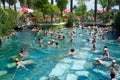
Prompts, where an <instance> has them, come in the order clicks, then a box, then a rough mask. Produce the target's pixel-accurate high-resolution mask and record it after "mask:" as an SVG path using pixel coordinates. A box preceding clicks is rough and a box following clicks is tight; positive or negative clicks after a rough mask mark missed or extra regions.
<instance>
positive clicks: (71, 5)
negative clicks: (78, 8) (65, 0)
mask: <svg viewBox="0 0 120 80" xmlns="http://www.w3.org/2000/svg"><path fill="white" fill-rule="evenodd" d="M70 11H71V13H72V12H73V0H70Z"/></svg>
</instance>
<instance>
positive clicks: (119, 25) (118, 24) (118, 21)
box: [114, 11, 120, 36]
mask: <svg viewBox="0 0 120 80" xmlns="http://www.w3.org/2000/svg"><path fill="white" fill-rule="evenodd" d="M114 24H115V29H116V31H117V34H118V36H120V11H118V12H117V14H116V16H115V23H114Z"/></svg>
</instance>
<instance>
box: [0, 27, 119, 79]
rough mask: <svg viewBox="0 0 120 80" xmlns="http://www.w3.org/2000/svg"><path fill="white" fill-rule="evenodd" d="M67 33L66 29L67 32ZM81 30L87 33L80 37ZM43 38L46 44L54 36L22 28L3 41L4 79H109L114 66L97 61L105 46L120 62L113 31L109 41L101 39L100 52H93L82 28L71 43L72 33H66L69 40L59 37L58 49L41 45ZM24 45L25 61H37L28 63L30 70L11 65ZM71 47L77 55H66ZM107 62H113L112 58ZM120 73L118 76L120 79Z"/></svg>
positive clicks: (0, 55) (0, 60)
mask: <svg viewBox="0 0 120 80" xmlns="http://www.w3.org/2000/svg"><path fill="white" fill-rule="evenodd" d="M66 32H67V30H66V29H64V30H63V33H64V34H66ZM80 32H81V33H82V34H83V36H79V33H80ZM56 33H57V31H56ZM54 35H55V34H54ZM40 37H41V38H42V39H43V45H45V44H46V43H47V42H48V41H51V40H52V39H53V38H54V37H51V35H49V36H43V35H42V34H39V35H37V34H36V33H35V32H31V31H30V30H26V31H22V32H20V31H18V32H17V35H16V36H12V37H11V38H10V39H8V40H7V39H4V40H3V41H4V42H3V43H2V45H1V46H0V65H1V67H0V80H109V79H110V76H109V71H110V67H106V66H98V65H96V64H95V61H94V58H96V57H100V56H101V54H102V52H103V46H104V45H106V46H108V49H109V51H110V56H111V57H112V58H113V59H115V60H116V61H117V64H119V65H120V57H119V56H120V52H119V50H120V44H119V43H117V42H116V41H115V40H113V38H111V37H112V36H111V35H110V34H109V35H107V39H106V40H100V39H98V41H97V50H96V51H92V50H91V49H92V44H91V43H90V44H88V43H87V42H86V38H87V37H88V33H87V30H86V29H84V30H83V31H82V30H81V29H80V28H76V34H75V36H74V39H75V41H74V43H71V42H70V38H71V36H68V35H65V40H56V41H57V42H58V43H59V47H58V48H56V47H55V46H50V47H46V46H44V47H42V48H41V47H40V46H39V43H38V38H40ZM22 47H24V48H25V51H26V57H25V58H24V59H23V61H26V60H32V61H33V62H34V63H33V64H29V65H25V66H26V67H27V68H28V69H29V70H25V69H24V68H19V69H16V67H13V68H9V67H8V64H11V63H14V61H13V60H12V59H11V57H13V56H17V55H18V53H19V51H20V49H21V48H22ZM71 48H74V49H75V55H74V57H70V56H65V55H67V54H68V52H69V51H70V49H71ZM104 61H105V62H107V63H108V64H111V60H104ZM119 76H120V75H119V74H117V76H116V78H117V79H118V80H120V77H119Z"/></svg>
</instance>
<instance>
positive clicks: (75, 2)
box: [6, 0, 118, 11]
mask: <svg viewBox="0 0 120 80" xmlns="http://www.w3.org/2000/svg"><path fill="white" fill-rule="evenodd" d="M54 1H55V0H54ZM94 1H95V0H90V1H87V2H86V5H87V11H89V10H91V9H93V10H94ZM49 2H50V0H49ZM54 4H56V3H55V2H54ZM6 5H7V6H8V4H6ZM74 5H76V6H77V5H78V4H77V0H73V6H74ZM17 7H19V8H20V4H19V2H18V3H17ZM113 8H116V9H118V6H117V7H113ZM67 9H70V2H69V3H68V5H67ZM101 9H102V7H101V5H100V4H97V10H101Z"/></svg>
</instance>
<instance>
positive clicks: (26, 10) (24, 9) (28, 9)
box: [20, 7, 33, 13]
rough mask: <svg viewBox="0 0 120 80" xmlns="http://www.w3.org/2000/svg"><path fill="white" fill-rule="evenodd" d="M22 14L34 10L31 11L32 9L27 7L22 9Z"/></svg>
mask: <svg viewBox="0 0 120 80" xmlns="http://www.w3.org/2000/svg"><path fill="white" fill-rule="evenodd" d="M20 10H21V11H22V12H28V13H29V12H31V13H32V12H33V10H32V9H30V8H27V7H22V8H21V9H20Z"/></svg>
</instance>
